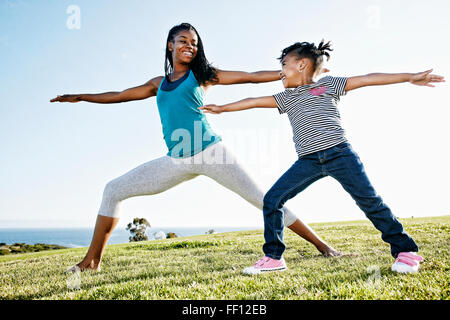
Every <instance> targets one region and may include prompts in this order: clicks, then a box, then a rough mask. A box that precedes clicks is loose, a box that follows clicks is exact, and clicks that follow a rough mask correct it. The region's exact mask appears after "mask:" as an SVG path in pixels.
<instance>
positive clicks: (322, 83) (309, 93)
mask: <svg viewBox="0 0 450 320" xmlns="http://www.w3.org/2000/svg"><path fill="white" fill-rule="evenodd" d="M346 83H347V78H345V77H331V76H326V77H323V78H321V79H320V80H318V81H317V82H316V83H312V84H307V85H304V86H300V87H297V88H295V89H286V90H285V91H283V92H280V93H277V94H275V95H274V98H275V100H276V102H277V105H278V111H279V112H280V114H283V113H287V115H288V117H289V121H290V122H291V126H292V131H293V134H294V137H293V140H294V143H295V149H296V151H297V154H298V156H299V157H301V156H304V155H307V154H310V153H314V152H317V151H321V150H325V149H328V148H331V147H334V146H336V145H338V144H340V143H342V142H346V141H347V139H346V138H345V132H344V129H343V128H342V127H341V117H340V115H339V111H338V109H337V103H338V102H339V99H340V96H342V95H345V90H344V89H345V85H346Z"/></svg>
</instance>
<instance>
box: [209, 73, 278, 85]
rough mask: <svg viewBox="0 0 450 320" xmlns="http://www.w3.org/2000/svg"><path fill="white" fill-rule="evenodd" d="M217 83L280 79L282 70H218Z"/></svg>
mask: <svg viewBox="0 0 450 320" xmlns="http://www.w3.org/2000/svg"><path fill="white" fill-rule="evenodd" d="M217 80H218V81H217V82H216V83H215V84H224V85H227V84H239V83H262V82H271V81H277V80H280V70H276V71H257V72H245V71H224V70H217Z"/></svg>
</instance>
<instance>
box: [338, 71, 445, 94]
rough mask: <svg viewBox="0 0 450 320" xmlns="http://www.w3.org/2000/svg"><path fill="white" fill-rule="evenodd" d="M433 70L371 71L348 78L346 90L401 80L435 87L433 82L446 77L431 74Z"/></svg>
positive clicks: (399, 81) (441, 80)
mask: <svg viewBox="0 0 450 320" xmlns="http://www.w3.org/2000/svg"><path fill="white" fill-rule="evenodd" d="M432 71H433V69H431V70H427V71H424V72H419V73H371V74H367V75H364V76H356V77H350V78H348V79H347V84H346V85H345V91H350V90H354V89H357V88H362V87H366V86H376V85H386V84H394V83H401V82H410V83H412V84H415V85H418V86H427V87H434V86H433V85H432V84H430V83H431V82H445V80H444V77H442V76H438V75H434V74H431V72H432Z"/></svg>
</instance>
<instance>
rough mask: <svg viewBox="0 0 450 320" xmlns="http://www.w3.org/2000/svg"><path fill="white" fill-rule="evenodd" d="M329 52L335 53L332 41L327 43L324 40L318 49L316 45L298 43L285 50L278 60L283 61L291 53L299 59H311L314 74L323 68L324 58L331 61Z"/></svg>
mask: <svg viewBox="0 0 450 320" xmlns="http://www.w3.org/2000/svg"><path fill="white" fill-rule="evenodd" d="M327 51H333V49H331V44H330V41H328V42H327V43H325V40H323V39H322V41H320V43H319V46H318V47H316V46H315V45H314V43H309V42H296V43H294V44H293V45H291V46H289V47H287V48H285V49H283V51H282V52H281V56H280V57H279V58H278V59H279V60H280V61H281V60H283V59H284V57H286V56H287V55H288V54H289V53H291V52H294V53H295V54H296V55H297V57H298V58H299V59H302V58H308V59H310V60H311V61H312V62H313V68H314V72H316V71H317V70H319V69H320V68H321V67H322V63H323V57H324V56H325V57H327V61H328V60H329V59H330V54H329V53H328V52H327Z"/></svg>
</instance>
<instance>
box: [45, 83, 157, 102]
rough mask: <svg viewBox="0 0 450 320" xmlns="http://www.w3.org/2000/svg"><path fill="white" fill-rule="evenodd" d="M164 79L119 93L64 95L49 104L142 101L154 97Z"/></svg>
mask: <svg viewBox="0 0 450 320" xmlns="http://www.w3.org/2000/svg"><path fill="white" fill-rule="evenodd" d="M163 78H164V77H156V78H153V79H151V80H149V81H147V82H146V83H144V84H143V85H141V86H137V87H134V88H129V89H126V90H123V91H119V92H105V93H98V94H65V95H62V96H57V97H56V98H53V99H52V100H50V102H57V101H59V102H78V101H87V102H94V103H119V102H126V101H132V100H142V99H146V98H149V97H152V96H156V94H157V92H158V88H159V85H160V83H161V81H162V80H163Z"/></svg>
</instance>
